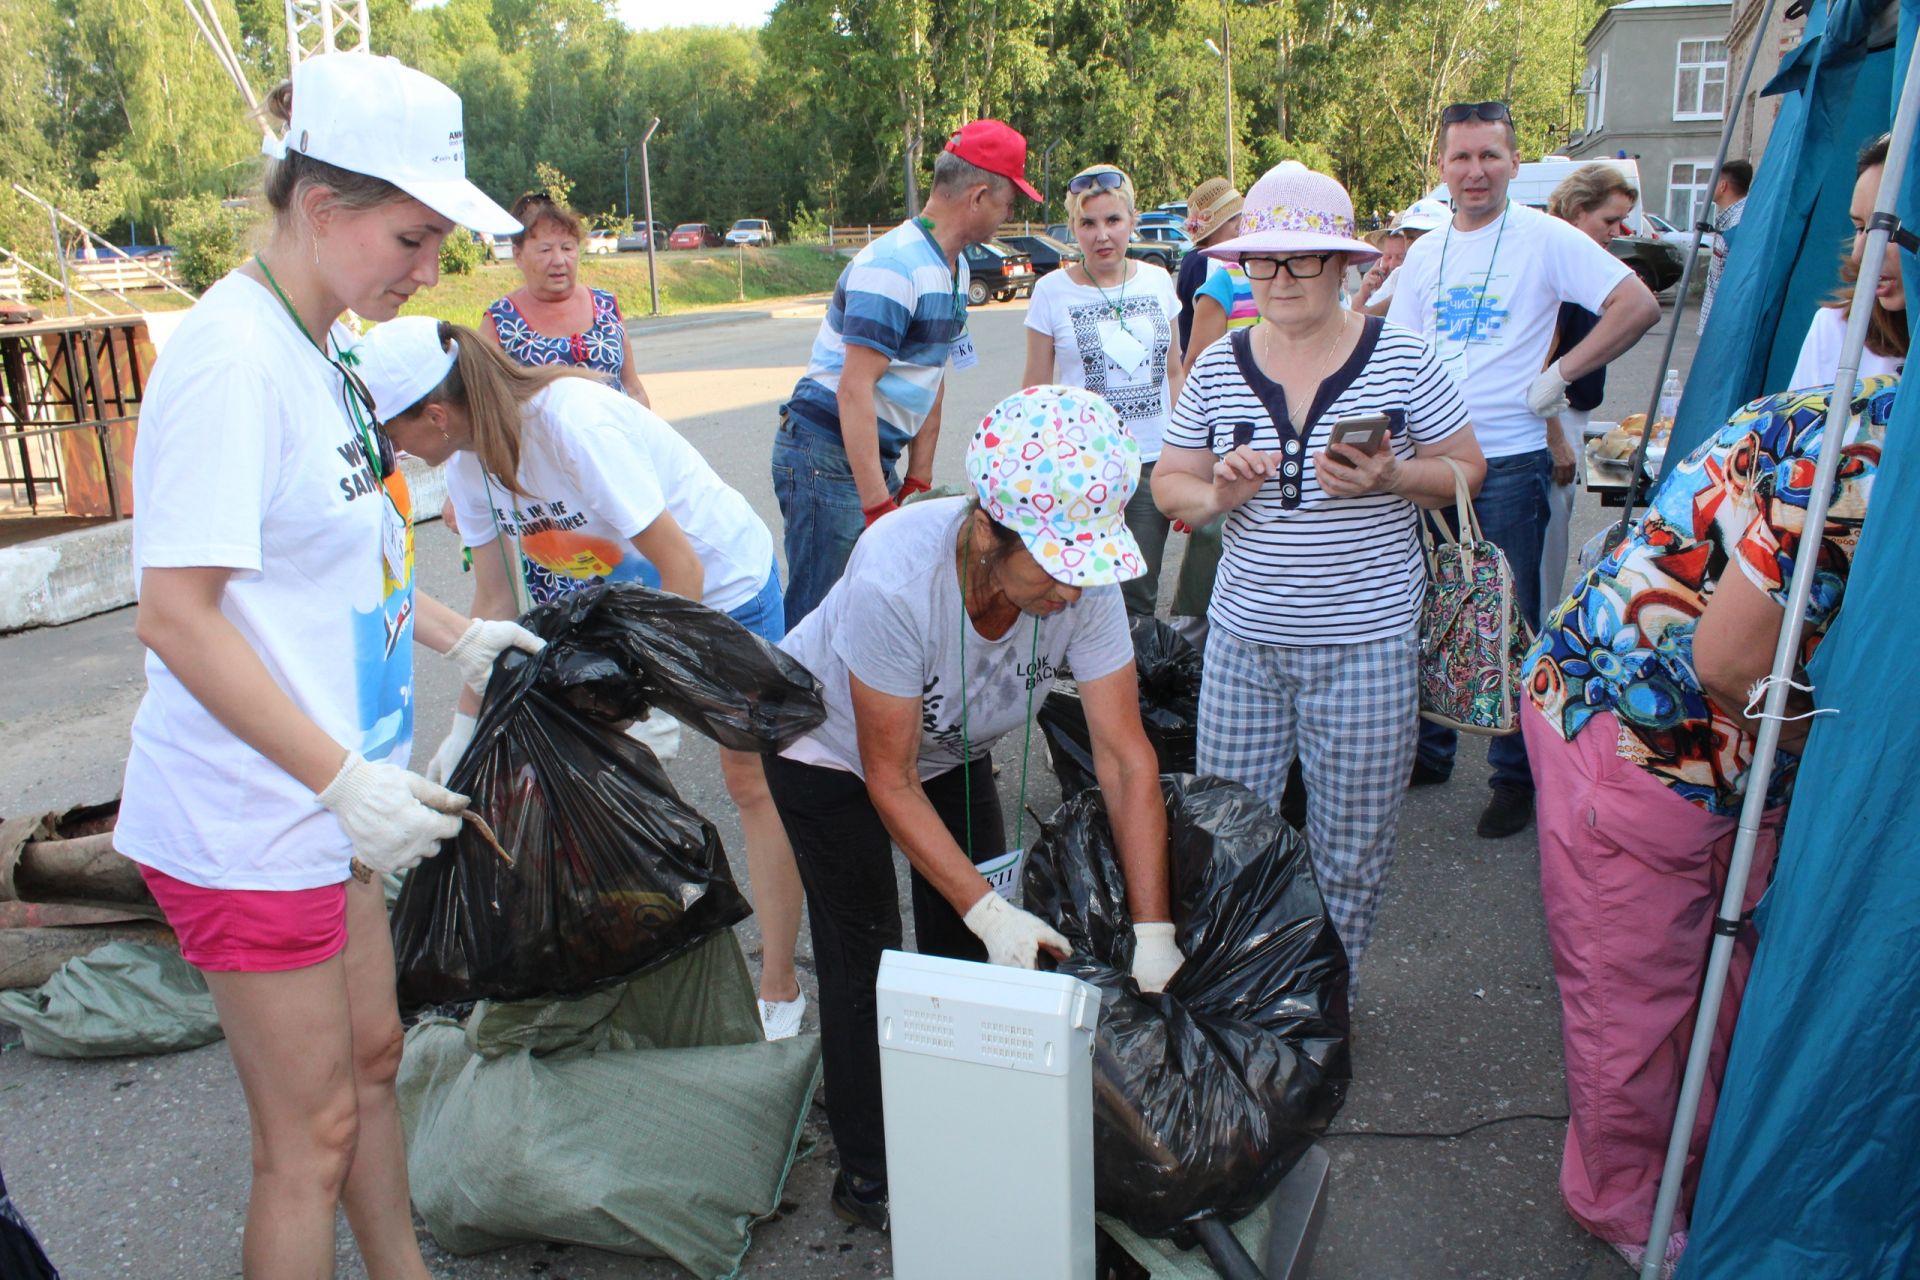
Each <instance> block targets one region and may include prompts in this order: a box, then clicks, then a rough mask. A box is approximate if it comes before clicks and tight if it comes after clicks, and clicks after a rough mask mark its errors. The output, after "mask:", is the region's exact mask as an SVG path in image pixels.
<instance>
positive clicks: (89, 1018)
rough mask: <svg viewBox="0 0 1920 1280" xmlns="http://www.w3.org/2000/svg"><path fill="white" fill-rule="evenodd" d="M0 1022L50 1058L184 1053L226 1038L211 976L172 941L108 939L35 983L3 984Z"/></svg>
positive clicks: (27, 1044)
mask: <svg viewBox="0 0 1920 1280" xmlns="http://www.w3.org/2000/svg"><path fill="white" fill-rule="evenodd" d="M0 1022H11V1023H12V1024H13V1025H14V1026H16V1027H18V1028H20V1036H21V1039H22V1040H24V1041H25V1042H26V1046H27V1049H28V1050H29V1051H30V1052H33V1053H37V1054H40V1055H41V1056H43V1057H48V1058H117V1057H123V1056H125V1055H128V1054H150V1053H178V1052H180V1051H181V1050H183V1049H198V1048H199V1047H200V1046H201V1045H203V1044H212V1043H213V1042H214V1041H215V1040H218V1039H219V1038H220V1015H219V1014H217V1013H215V1012H214V1009H213V996H212V995H210V994H209V993H208V991H207V983H206V980H205V979H204V978H202V977H201V976H200V974H199V973H198V972H197V971H196V970H195V969H194V968H193V966H192V965H190V964H188V963H187V962H186V961H185V960H182V959H181V958H180V953H179V952H178V951H176V950H174V949H172V948H171V947H157V946H153V945H151V944H148V943H141V942H109V943H107V944H106V945H104V946H101V947H97V948H95V949H94V950H92V951H89V952H88V953H87V954H86V955H84V956H80V957H78V958H77V959H73V960H69V961H67V962H66V963H65V964H63V965H61V966H60V971H59V972H58V973H56V974H54V975H53V976H52V977H51V978H48V979H47V980H46V981H45V982H43V983H41V984H40V985H39V986H38V987H36V988H34V989H33V990H31V991H0Z"/></svg>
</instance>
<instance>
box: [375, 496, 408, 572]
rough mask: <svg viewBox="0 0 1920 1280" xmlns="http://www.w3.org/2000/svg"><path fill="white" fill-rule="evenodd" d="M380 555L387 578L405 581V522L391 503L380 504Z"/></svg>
mask: <svg viewBox="0 0 1920 1280" xmlns="http://www.w3.org/2000/svg"><path fill="white" fill-rule="evenodd" d="M380 554H381V555H382V556H383V557H385V558H386V562H387V577H389V578H391V579H392V580H393V581H395V582H402V583H404V582H405V581H406V580H407V522H406V520H405V518H404V517H402V516H401V514H400V513H399V512H398V511H397V510H395V509H394V505H393V503H392V502H391V501H386V502H382V503H381V504H380Z"/></svg>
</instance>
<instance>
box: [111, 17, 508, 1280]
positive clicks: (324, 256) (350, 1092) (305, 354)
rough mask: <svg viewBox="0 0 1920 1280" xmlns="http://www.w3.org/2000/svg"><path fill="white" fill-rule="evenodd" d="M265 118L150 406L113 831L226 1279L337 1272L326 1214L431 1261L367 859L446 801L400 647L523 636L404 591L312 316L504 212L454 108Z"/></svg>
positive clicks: (420, 842)
mask: <svg viewBox="0 0 1920 1280" xmlns="http://www.w3.org/2000/svg"><path fill="white" fill-rule="evenodd" d="M268 109H269V111H271V112H273V113H274V114H276V115H277V116H278V118H279V119H281V120H283V121H286V122H287V127H286V133H285V135H284V137H277V138H274V139H272V140H271V141H270V142H269V143H268V144H267V146H266V148H265V150H266V152H267V154H268V156H269V157H270V163H269V165H268V167H267V173H266V181H265V201H266V204H267V207H268V209H269V210H270V212H271V215H272V223H271V228H270V234H269V235H268V238H267V240H266V243H265V245H264V247H263V248H261V250H260V252H259V253H258V254H256V255H255V256H254V257H253V258H252V259H251V260H250V261H249V262H247V263H246V264H245V265H244V266H242V267H240V268H239V269H237V270H236V271H234V272H233V273H232V274H230V275H228V276H227V277H226V278H225V279H223V280H221V281H220V282H219V283H217V284H215V285H214V286H213V288H211V289H209V290H208V291H207V294H206V296H205V297H203V298H202V299H201V300H200V301H199V302H198V303H197V304H196V305H195V306H194V308H193V310H192V311H191V312H190V313H189V314H188V315H187V317H186V318H185V319H184V320H183V321H182V322H181V325H180V328H179V329H178V331H177V332H176V333H175V335H174V338H173V340H172V341H171V342H170V343H169V344H168V345H167V349H166V352H165V353H164V354H163V355H162V356H161V357H160V359H159V361H158V362H157V363H156V365H155V367H154V372H153V378H152V380H151V381H150V382H149V383H148V386H147V395H146V399H145V402H144V403H143V404H142V406H141V412H140V433H139V438H138V441H137V443H136V445H135V453H134V512H135V515H134V522H133V547H134V572H135V575H136V586H137V589H138V591H139V598H140V613H139V621H138V624H137V626H138V632H139V636H140V639H141V642H142V643H143V644H145V645H146V646H147V649H148V654H147V660H146V670H147V693H146V697H145V698H144V700H143V701H142V702H141V704H140V710H139V712H138V714H137V715H136V716H135V717H134V722H133V732H132V738H133V741H132V749H131V753H130V755H129V758H128V761H127V774H126V783H125V788H124V793H123V797H122V800H121V806H120V817H119V824H118V827H117V829H116V831H115V836H114V843H115V846H116V847H117V848H118V849H119V850H120V852H122V853H124V854H126V855H127V856H128V857H130V858H132V859H133V860H134V861H135V862H138V863H139V864H140V866H141V872H142V874H143V876H144V877H145V879H146V882H147V884H148V886H149V888H151V890H152V891H153V896H154V898H155V899H156V900H157V901H158V902H159V904H160V907H161V909H162V911H164V912H165V913H166V917H167V921H168V923H169V924H171V925H172V926H173V928H174V930H175V932H176V933H178V935H179V938H180V949H181V954H182V955H183V956H185V958H186V959H187V960H188V962H189V963H191V964H193V965H195V966H196V967H197V968H199V969H200V970H201V971H202V972H203V973H204V974H205V975H206V979H207V985H208V987H209V988H210V989H211V990H212V992H213V999H214V1003H215V1005H216V1007H217V1008H218V1009H219V1012H220V1022H221V1025H222V1027H223V1029H224V1030H225V1032H226V1038H227V1044H228V1046H229V1048H230V1049H231V1051H232V1053H233V1061H234V1065H235V1067H236V1068H237V1069H238V1074H239V1076H240V1084H241V1087H242V1089H244V1090H245V1092H246V1098H247V1111H248V1115H249V1118H250V1120H251V1122H252V1132H253V1174H254V1176H253V1185H252V1189H251V1193H250V1196H249V1201H248V1207H247V1224H246V1233H245V1236H244V1238H243V1241H242V1244H241V1264H242V1268H243V1270H244V1272H245V1274H246V1275H247V1276H249V1277H269V1276H273V1277H277V1276H295V1275H298V1276H320V1275H331V1274H332V1272H333V1261H334V1219H335V1214H336V1212H337V1210H338V1209H339V1208H341V1207H342V1206H344V1208H345V1210H346V1215H347V1221H348V1223H349V1225H350V1226H351V1228H352V1230H353V1234H354V1238H355V1241H356V1242H357V1243H358V1245H359V1247H360V1252H361V1255H362V1257H363V1258H365V1260H366V1264H367V1270H368V1271H369V1272H370V1273H371V1274H373V1275H378V1276H383V1277H405V1278H408V1280H424V1278H425V1277H426V1275H427V1268H426V1265H425V1263H424V1262H423V1261H422V1260H421V1256H420V1250H419V1245H418V1243H417V1242H416V1240H415V1237H414V1231H413V1221H412V1214H411V1209H410V1206H409V1202H408V1193H407V1165H406V1152H405V1150H404V1146H403V1139H402V1135H401V1128H400V1117H399V1109H398V1106H397V1104H396V1100H395V1096H394V1073H395V1071H396V1069H397V1068H398V1066H399V1062H400V1047H401V1027H400V1017H399V1011H398V1009H397V1008H396V1006H395V1000H394V973H393V963H394V962H393V946H392V942H391V940H390V937H389V934H388V931H387V915H386V905H385V901H384V897H383V894H382V886H381V884H380V882H379V880H378V878H377V877H376V876H375V875H374V873H375V872H395V871H399V870H402V869H404V868H406V867H409V866H412V865H413V864H415V863H417V862H418V861H420V859H421V858H423V857H429V856H431V855H433V854H434V853H435V852H436V851H437V850H438V849H439V844H440V841H441V840H443V839H446V838H447V837H449V836H451V835H452V834H454V832H456V831H457V830H458V829H459V827H460V819H459V816H458V815H459V813H460V811H461V810H462V809H463V808H464V807H465V804H466V800H465V798H464V797H462V796H458V795H455V794H453V793H452V792H450V791H447V790H446V789H445V788H443V787H440V786H437V785H435V784H433V783H430V782H428V781H427V779H425V778H423V777H421V776H420V775H419V774H416V773H412V772H409V770H408V768H407V764H408V760H409V757H410V754H411V750H412V745H413V690H414V677H413V656H412V646H413V644H414V643H415V642H418V643H421V644H424V645H426V646H427V647H428V648H431V649H434V650H437V651H439V652H442V653H445V654H447V656H449V657H451V658H452V659H454V661H455V662H456V663H457V664H458V666H459V668H460V671H461V674H462V676H463V677H464V678H465V679H466V681H467V682H469V683H473V682H477V681H482V680H484V679H485V678H486V676H487V674H488V672H489V671H490V670H491V668H492V665H493V660H494V659H495V658H496V657H497V656H498V655H499V654H500V653H501V651H502V650H504V649H506V648H508V647H510V646H512V647H519V648H523V649H537V648H538V647H540V644H541V642H540V641H539V639H538V638H536V637H535V636H533V635H531V634H530V633H528V632H526V631H524V630H522V629H521V628H520V627H518V626H516V625H515V624H513V623H510V622H481V621H475V620H472V619H469V618H466V617H463V616H461V615H460V614H457V613H455V612H454V611H453V610H451V609H449V608H447V607H446V606H445V605H443V604H440V603H439V602H437V601H435V600H433V599H431V598H430V597H428V596H426V595H424V594H421V593H418V592H416V591H415V589H414V581H413V532H412V525H411V501H410V498H409V496H408V492H407V485H406V480H405V478H404V477H403V476H402V475H401V474H400V472H399V469H398V468H397V467H396V465H395V461H394V453H393V449H392V447H391V445H390V444H389V443H388V442H387V440H386V438H385V437H384V436H383V435H382V434H381V433H380V431H379V428H378V426H377V425H376V424H375V421H374V418H373V412H372V405H371V403H370V401H369V399H368V396H367V392H366V388H365V387H364V386H363V385H362V384H361V382H360V379H359V377H358V376H357V375H356V374H355V373H354V372H353V370H352V368H351V366H350V363H349V357H348V356H347V355H346V354H344V353H345V352H346V349H347V347H348V346H349V345H350V343H351V340H352V337H351V335H350V334H349V333H347V332H346V331H345V330H344V329H341V328H339V327H337V325H336V323H335V322H336V321H337V320H338V319H339V317H340V316H341V315H342V313H344V312H345V311H347V310H349V309H351V310H353V311H355V312H358V313H359V314H360V315H362V316H365V317H368V318H370V319H374V320H385V319H388V318H390V317H392V316H393V315H394V313H395V312H397V311H398V310H399V309H400V305H401V304H402V303H404V302H405V301H406V300H407V298H408V297H409V296H411V295H412V294H413V293H414V292H415V291H416V290H418V289H421V288H424V287H426V286H428V285H431V284H432V283H433V282H434V280H435V278H436V276H437V272H438V262H439V251H440V242H441V241H442V240H443V239H445V238H446V237H447V236H448V235H450V234H453V233H454V230H455V224H456V223H464V224H466V225H469V226H475V227H478V228H481V229H483V230H489V231H498V232H505V231H510V230H513V229H514V223H513V221H512V219H511V218H509V217H507V215H506V214H505V213H503V212H502V211H501V210H500V208H499V206H498V205H496V204H494V203H493V202H492V201H491V200H489V199H487V197H486V196H484V195H482V194H481V193H480V191H479V189H478V188H476V187H474V186H473V184H472V183H470V182H468V181H467V180H466V177H465V172H464V170H465V165H464V161H463V159H462V154H463V151H462V145H461V141H462V139H461V111H460V99H459V98H458V97H456V96H455V95H454V94H453V92H452V91H451V90H449V89H447V88H446V87H445V86H444V85H442V84H440V83H439V82H437V81H435V80H433V79H431V78H429V77H427V76H424V75H422V74H420V73H419V72H417V71H413V70H410V69H409V68H407V67H404V66H402V65H401V64H400V63H398V62H395V61H393V60H392V59H389V58H375V57H372V56H369V55H366V54H351V53H335V54H327V55H326V56H324V57H318V58H311V59H308V60H307V61H305V62H303V63H301V64H300V65H299V67H298V68H297V69H296V70H295V71H294V78H293V82H292V84H291V85H290V86H289V85H282V86H281V87H280V88H279V89H278V90H276V91H275V92H274V93H273V95H272V96H271V98H270V99H269V104H268ZM208 1266H209V1269H217V1270H230V1269H231V1266H230V1264H229V1263H225V1262H222V1263H220V1264H219V1265H218V1266H217V1267H216V1266H215V1265H214V1263H213V1262H212V1261H211V1260H210V1261H209V1263H208Z"/></svg>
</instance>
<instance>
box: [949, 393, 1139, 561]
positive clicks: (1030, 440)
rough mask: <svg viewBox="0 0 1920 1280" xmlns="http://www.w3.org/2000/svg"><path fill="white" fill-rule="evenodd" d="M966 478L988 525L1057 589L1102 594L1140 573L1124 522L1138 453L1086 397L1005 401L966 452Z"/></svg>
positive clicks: (1115, 419)
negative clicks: (1006, 533) (1017, 545)
mask: <svg viewBox="0 0 1920 1280" xmlns="http://www.w3.org/2000/svg"><path fill="white" fill-rule="evenodd" d="M967 477H968V478H969V479H971V480H972V481H973V487H974V491H975V492H976V493H978V494H979V497H980V505H981V507H983V508H984V509H985V510H986V513H987V514H988V515H989V516H990V517H992V519H993V521H994V523H995V524H999V525H1004V526H1005V527H1006V528H1009V529H1012V530H1013V531H1014V532H1015V533H1018V534H1019V535H1020V538H1021V540H1022V541H1023V542H1025V543H1026V544H1027V550H1028V551H1031V552H1032V553H1033V558H1034V559H1035V560H1038V561H1039V562H1040V567H1041V568H1043V569H1045V570H1046V571H1047V572H1048V573H1049V574H1051V575H1052V576H1053V577H1054V578H1056V579H1058V580H1059V581H1061V582H1065V583H1069V584H1071V585H1073V586H1078V587H1105V586H1112V585H1114V584H1116V583H1121V582H1126V581H1129V580H1130V579H1133V578H1137V577H1139V576H1140V575H1141V574H1143V573H1145V572H1146V571H1147V562H1146V558H1145V557H1144V556H1142V555H1141V554H1140V544H1139V543H1137V542H1135V541H1134V538H1133V534H1132V532H1131V531H1130V530H1129V529H1128V528H1127V523H1126V509H1127V499H1129V498H1131V497H1132V496H1133V491H1134V490H1135V489H1136V488H1137V487H1139V484H1140V446H1139V445H1138V444H1137V443H1136V442H1135V441H1134V438H1133V436H1132V434H1131V433H1129V432H1128V431H1127V429H1126V427H1124V426H1123V425H1121V422H1120V417H1119V415H1118V414H1116V413H1115V412H1114V411H1113V406H1112V405H1110V404H1108V403H1107V402H1106V401H1105V400H1103V399H1101V398H1100V397H1099V396H1097V395H1094V394H1093V393H1092V392H1090V391H1085V390H1083V389H1081V388H1079V387H1057V386H1039V387H1028V388H1027V389H1026V390H1024V391H1020V392H1016V393H1015V394H1013V395H1010V396H1008V397H1007V398H1006V399H1005V400H1002V401H1001V402H1000V403H999V404H997V405H995V406H994V407H993V411H992V412H991V413H989V414H987V416H986V417H985V418H984V419H983V420H982V421H981V423H980V427H979V429H978V430H977V431H975V432H974V433H973V440H972V441H971V442H970V443H969V444H968V445H967Z"/></svg>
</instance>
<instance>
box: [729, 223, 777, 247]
mask: <svg viewBox="0 0 1920 1280" xmlns="http://www.w3.org/2000/svg"><path fill="white" fill-rule="evenodd" d="M727 243H728V244H744V245H746V246H747V247H749V248H752V249H764V248H766V247H767V246H768V245H770V244H772V243H773V224H772V223H771V222H768V221H767V220H766V219H765V218H742V219H740V220H739V221H738V222H736V223H734V224H733V229H732V230H731V231H728V232H727Z"/></svg>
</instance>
